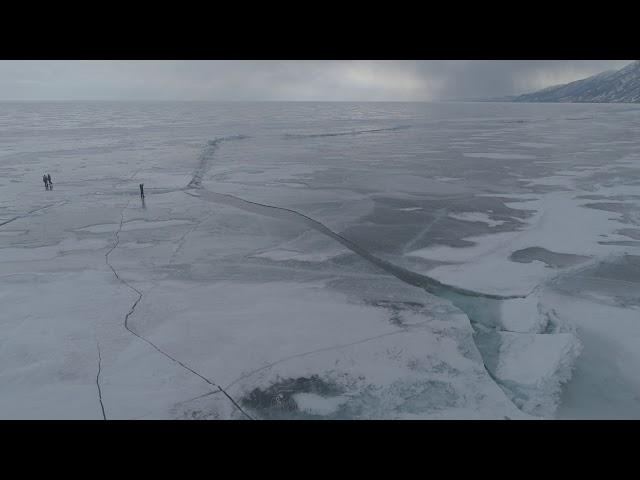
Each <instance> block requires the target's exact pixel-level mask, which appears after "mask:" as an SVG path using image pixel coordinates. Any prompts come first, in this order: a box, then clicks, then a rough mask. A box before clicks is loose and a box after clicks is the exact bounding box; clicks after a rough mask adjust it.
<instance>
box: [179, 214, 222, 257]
mask: <svg viewBox="0 0 640 480" xmlns="http://www.w3.org/2000/svg"><path fill="white" fill-rule="evenodd" d="M214 213H215V212H211V213H209V214H208V215H205V216H204V218H202V219H200V220H198V222H197V223H196V224H195V225H194V226H193V227H191V228H190V229H189V230H187V231H186V232H185V233H183V234H182V236H181V237H180V239H179V240H178V242H177V244H178V246H177V248H176V249H175V250H174V251H173V253H172V254H171V257H170V258H169V265H172V264H173V261H174V260H175V259H176V257H177V256H178V252H180V250H182V247H184V244H185V241H186V238H187V236H188V235H190V234H191V233H193V232H194V231H195V230H196V229H197V228H198V227H200V225H202V224H203V223H204V222H206V221H207V220H208V219H209V218H210V217H211V216H212V215H213V214H214Z"/></svg>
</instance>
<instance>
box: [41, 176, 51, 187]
mask: <svg viewBox="0 0 640 480" xmlns="http://www.w3.org/2000/svg"><path fill="white" fill-rule="evenodd" d="M42 181H43V182H44V189H45V190H49V179H48V178H47V174H46V173H45V174H44V175H42Z"/></svg>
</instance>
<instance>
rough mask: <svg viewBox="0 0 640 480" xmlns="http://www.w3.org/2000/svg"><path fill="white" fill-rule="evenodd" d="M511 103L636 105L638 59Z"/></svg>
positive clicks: (639, 83) (639, 79)
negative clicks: (615, 68) (612, 69)
mask: <svg viewBox="0 0 640 480" xmlns="http://www.w3.org/2000/svg"><path fill="white" fill-rule="evenodd" d="M513 101H514V102H567V103H571V102H575V103H640V60H636V61H635V62H633V63H630V64H629V65H627V66H626V67H624V68H622V69H620V70H615V71H607V72H603V73H599V74H597V75H593V76H591V77H588V78H584V79H582V80H577V81H575V82H571V83H567V84H565V85H556V86H553V87H548V88H545V89H543V90H540V91H538V92H533V93H527V94H524V95H520V96H518V97H516V98H515V99H513Z"/></svg>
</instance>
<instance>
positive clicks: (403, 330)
mask: <svg viewBox="0 0 640 480" xmlns="http://www.w3.org/2000/svg"><path fill="white" fill-rule="evenodd" d="M412 326H413V325H412ZM407 331H408V329H406V328H403V329H402V330H396V331H394V332H387V333H383V334H381V335H376V336H375V337H369V338H365V339H362V340H358V341H355V342H351V343H345V344H342V345H334V346H331V347H323V348H318V349H316V350H311V351H309V352H304V353H297V354H295V355H290V356H288V357H284V358H281V359H280V360H276V361H274V362H271V363H267V364H266V365H263V366H262V367H259V368H256V369H255V370H252V371H250V372H247V373H245V374H243V375H241V376H239V377H238V378H236V379H235V380H234V381H232V382H231V383H230V384H229V385H227V386H226V387H224V388H231V387H232V386H233V385H235V384H237V383H238V382H241V381H242V380H245V379H247V378H249V377H251V376H253V375H255V374H256V373H258V372H261V371H263V370H267V369H269V368H271V367H273V366H275V365H277V364H279V363H282V362H286V361H288V360H292V359H294V358H301V357H306V356H308V355H313V354H314V353H321V352H328V351H331V350H339V349H341V348H347V347H351V346H354V345H360V344H361V343H366V342H370V341H372V340H377V339H379V338H384V337H390V336H392V335H398V334H400V333H407Z"/></svg>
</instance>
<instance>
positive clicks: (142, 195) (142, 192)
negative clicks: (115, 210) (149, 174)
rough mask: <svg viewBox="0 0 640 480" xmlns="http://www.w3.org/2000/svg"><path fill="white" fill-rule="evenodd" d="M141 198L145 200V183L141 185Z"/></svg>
mask: <svg viewBox="0 0 640 480" xmlns="http://www.w3.org/2000/svg"><path fill="white" fill-rule="evenodd" d="M140 198H144V183H141V184H140Z"/></svg>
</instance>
